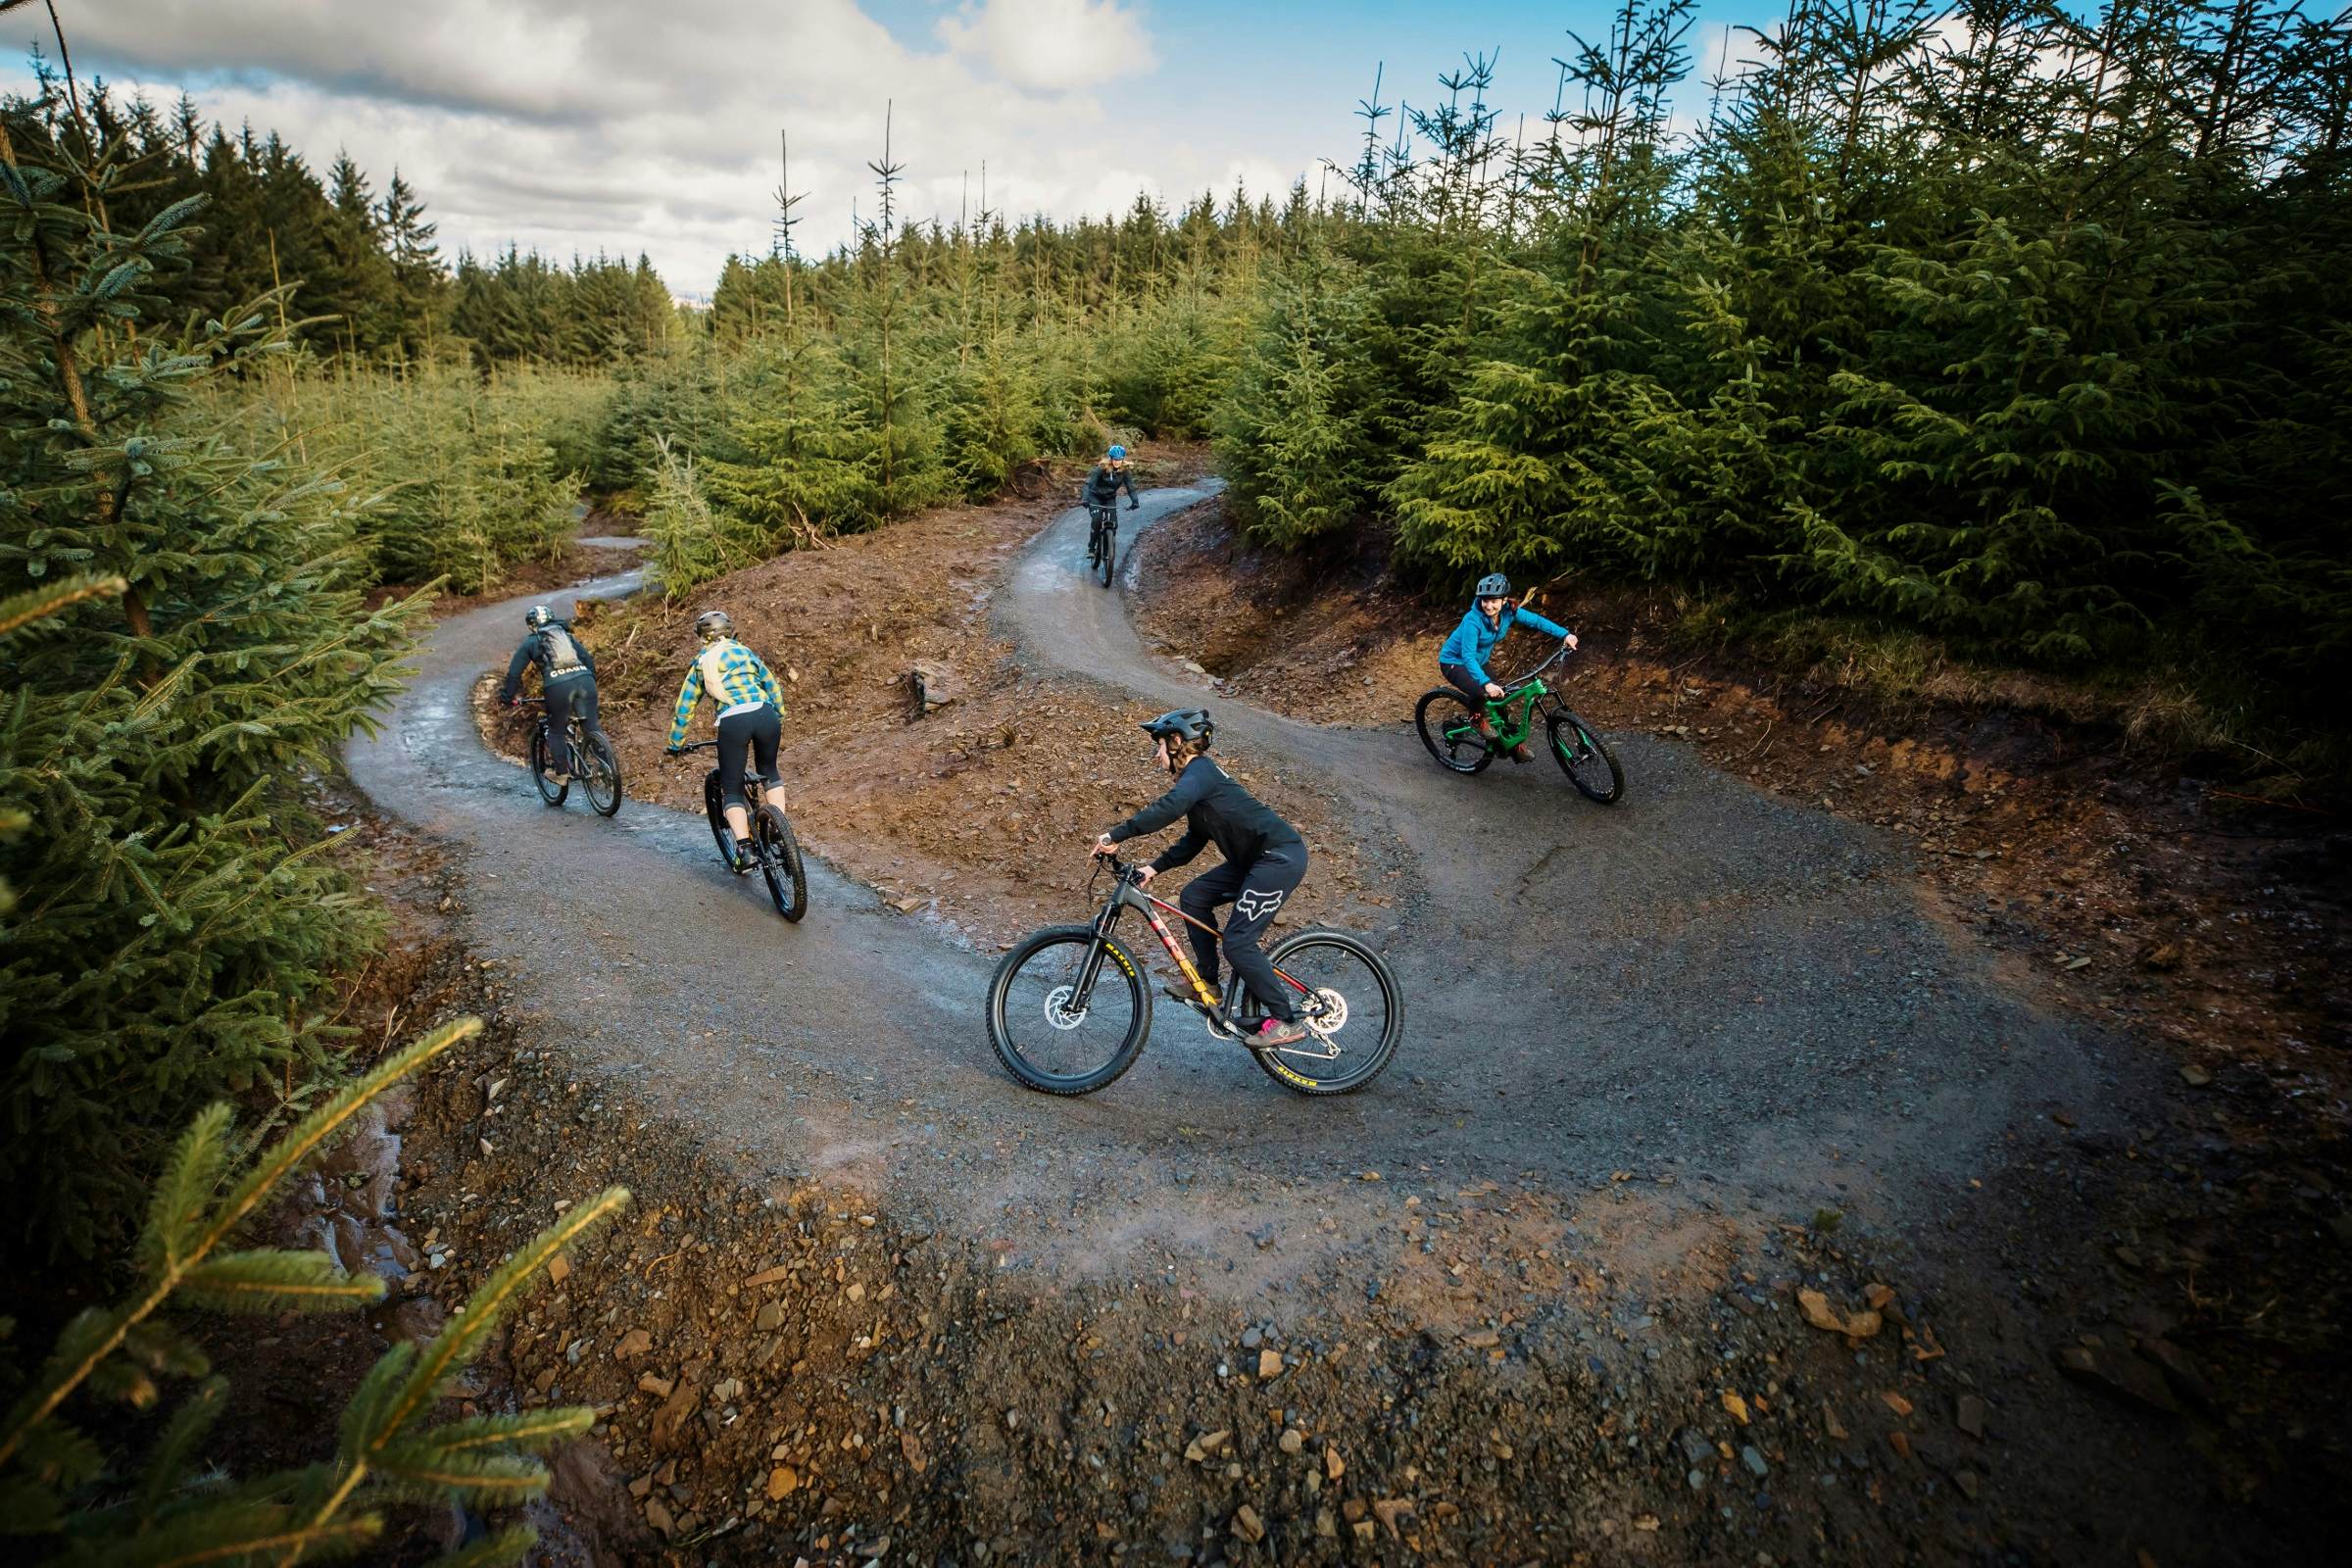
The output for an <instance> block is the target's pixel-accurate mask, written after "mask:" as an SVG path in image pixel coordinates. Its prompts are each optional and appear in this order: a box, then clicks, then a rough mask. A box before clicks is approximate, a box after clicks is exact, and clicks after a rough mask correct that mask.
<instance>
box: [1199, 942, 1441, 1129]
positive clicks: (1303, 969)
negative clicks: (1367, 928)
mask: <svg viewBox="0 0 2352 1568" xmlns="http://www.w3.org/2000/svg"><path fill="white" fill-rule="evenodd" d="M1318 947H1320V948H1330V949H1336V950H1338V951H1340V952H1342V953H1345V954H1346V955H1348V956H1349V957H1351V958H1353V959H1354V960H1356V962H1357V963H1358V964H1360V965H1361V966H1362V968H1363V969H1364V970H1365V971H1368V972H1369V976H1370V978H1371V980H1372V983H1373V985H1374V987H1375V988H1376V989H1377V990H1378V992H1379V1000H1380V1005H1381V1018H1382V1022H1381V1025H1380V1032H1379V1038H1378V1039H1377V1040H1374V1041H1373V1042H1371V1044H1369V1045H1359V1044H1358V1042H1359V1041H1360V1040H1361V1038H1362V1037H1361V1036H1356V1037H1352V1038H1351V1037H1349V1035H1348V1029H1349V1028H1352V1027H1354V1025H1355V1024H1356V1023H1357V1022H1358V1021H1360V1009H1361V1007H1362V1006H1363V1005H1365V1004H1366V1003H1367V1002H1369V1001H1370V1000H1371V999H1370V998H1368V997H1364V996H1360V995H1357V996H1350V997H1348V1002H1349V1004H1350V1007H1349V1012H1350V1017H1349V1021H1348V1024H1347V1025H1345V1026H1343V1027H1342V1028H1341V1029H1340V1031H1339V1038H1340V1042H1341V1049H1342V1051H1343V1053H1344V1054H1343V1055H1342V1056H1341V1058H1340V1059H1339V1061H1338V1062H1336V1063H1334V1065H1335V1066H1336V1067H1338V1068H1339V1070H1338V1071H1337V1072H1335V1073H1333V1074H1332V1075H1331V1076H1329V1077H1318V1076H1316V1074H1317V1072H1318V1064H1317V1063H1316V1062H1315V1061H1314V1060H1313V1059H1312V1058H1311V1057H1299V1056H1289V1057H1286V1056H1284V1055H1283V1054H1282V1053H1281V1052H1279V1051H1257V1050H1254V1049H1253V1050H1252V1051H1251V1052H1250V1057H1251V1058H1252V1059H1253V1060H1255V1061H1256V1063H1257V1065H1258V1066H1259V1068H1260V1069H1262V1070H1263V1071H1264V1072H1265V1074H1266V1076H1267V1077H1269V1078H1271V1079H1273V1080H1274V1081H1275V1082H1276V1083H1278V1084H1280V1085H1282V1086H1283V1088H1285V1089H1288V1090H1290V1091H1291V1092H1292V1093H1293V1094H1297V1095H1306V1096H1310V1097H1315V1098H1320V1097H1323V1096H1327V1095H1352V1094H1354V1093H1355V1092H1356V1091H1357V1090H1359V1089H1362V1088H1363V1087H1365V1086H1366V1085H1367V1084H1369V1083H1371V1082H1372V1080H1374V1079H1375V1078H1378V1077H1379V1076H1380V1075H1381V1074H1382V1073H1384V1072H1386V1071H1388V1067H1389V1063H1390V1062H1392V1061H1394V1060H1396V1059H1397V1045H1398V1044H1399V1043H1400V1042H1401V1041H1402V1040H1403V1039H1404V994H1403V991H1402V989H1401V988H1400V987H1399V986H1398V985H1397V976H1396V974H1395V972H1394V971H1392V970H1391V969H1390V968H1389V965H1388V962H1387V960H1386V959H1384V958H1382V957H1381V956H1380V955H1379V954H1377V953H1375V952H1373V951H1372V950H1371V948H1369V947H1368V946H1366V945H1365V944H1364V943H1363V942H1362V941H1361V940H1359V939H1358V938H1356V937H1352V936H1350V935H1348V933H1347V932H1345V931H1301V932H1299V934H1298V935H1297V936H1295V937H1291V938H1289V939H1288V940H1286V941H1284V942H1283V943H1282V944H1281V945H1279V946H1278V947H1276V948H1275V949H1274V950H1273V951H1272V952H1271V953H1269V954H1267V955H1266V957H1267V959H1268V960H1269V961H1270V962H1272V963H1273V965H1274V966H1275V967H1276V968H1278V969H1283V970H1285V971H1291V970H1296V971H1297V972H1298V978H1299V979H1300V980H1301V981H1304V982H1306V983H1308V984H1310V985H1311V984H1313V983H1314V981H1315V978H1316V972H1315V971H1316V966H1315V965H1314V964H1313V963H1312V962H1311V960H1309V959H1307V958H1305V957H1302V956H1301V955H1305V954H1308V953H1310V952H1311V950H1313V949H1315V948H1318ZM1240 986H1241V982H1240V981H1239V980H1238V979H1236V980H1234V981H1233V982H1232V984H1231V985H1230V986H1229V988H1228V990H1227V995H1226V1011H1227V1012H1228V1013H1231V1012H1233V1011H1234V1010H1235V1008H1234V1003H1236V1002H1237V1001H1239V1000H1240V996H1241V990H1240ZM1300 1016H1301V1017H1302V1018H1303V1017H1304V1011H1303V1009H1301V1012H1300ZM1314 1038H1315V1037H1314V1036H1313V1035H1311V1034H1310V1035H1309V1036H1308V1037H1307V1040H1308V1041H1312V1040H1313V1039H1314ZM1305 1043H1306V1042H1301V1044H1302V1045H1303V1044H1305ZM1286 1068H1287V1069H1288V1070H1287V1071H1286V1070H1285V1069H1286Z"/></svg>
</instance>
